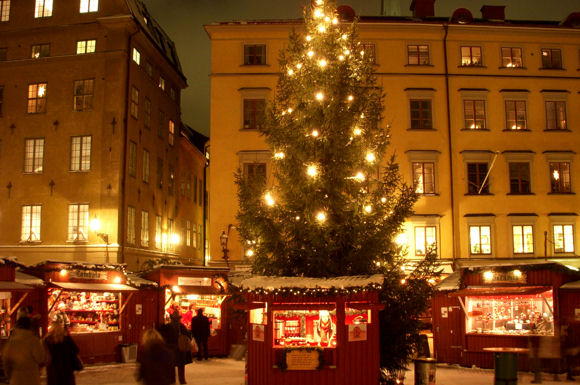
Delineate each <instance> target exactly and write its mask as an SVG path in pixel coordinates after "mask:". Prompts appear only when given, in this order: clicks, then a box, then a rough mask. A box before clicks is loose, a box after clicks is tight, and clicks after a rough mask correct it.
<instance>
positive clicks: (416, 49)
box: [407, 45, 429, 65]
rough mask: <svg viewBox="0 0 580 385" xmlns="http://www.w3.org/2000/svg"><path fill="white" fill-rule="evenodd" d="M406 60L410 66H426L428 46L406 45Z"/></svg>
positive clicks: (427, 62)
mask: <svg viewBox="0 0 580 385" xmlns="http://www.w3.org/2000/svg"><path fill="white" fill-rule="evenodd" d="M407 58H408V64H410V65H428V64H429V46H428V45H408V46H407Z"/></svg>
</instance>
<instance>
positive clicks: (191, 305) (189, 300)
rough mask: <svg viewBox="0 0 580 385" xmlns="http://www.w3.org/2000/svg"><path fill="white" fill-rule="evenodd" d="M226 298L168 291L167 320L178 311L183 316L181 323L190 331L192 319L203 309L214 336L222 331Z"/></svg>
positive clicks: (166, 301) (166, 302)
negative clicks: (223, 306)
mask: <svg viewBox="0 0 580 385" xmlns="http://www.w3.org/2000/svg"><path fill="white" fill-rule="evenodd" d="M225 298H226V296H223V295H199V294H176V293H173V292H172V291H171V290H167V291H166V300H165V304H166V306H165V320H166V322H169V319H170V316H171V313H173V312H174V311H175V310H177V311H178V312H179V314H180V315H181V323H183V324H184V325H185V326H186V327H187V328H188V329H189V328H190V327H191V318H192V317H195V315H196V311H197V309H203V314H205V316H206V317H208V318H209V321H210V330H211V333H212V335H213V334H215V331H216V330H218V329H221V320H222V314H221V312H222V311H221V305H222V302H223V301H224V299H225Z"/></svg>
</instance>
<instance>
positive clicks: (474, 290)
mask: <svg viewBox="0 0 580 385" xmlns="http://www.w3.org/2000/svg"><path fill="white" fill-rule="evenodd" d="M548 290H552V287H551V286H494V287H489V286H468V287H466V288H464V289H461V290H457V291H456V292H453V293H450V294H449V296H451V297H463V296H472V297H474V296H481V295H518V294H520V295H523V294H539V293H543V292H545V291H548Z"/></svg>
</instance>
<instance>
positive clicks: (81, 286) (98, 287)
mask: <svg viewBox="0 0 580 385" xmlns="http://www.w3.org/2000/svg"><path fill="white" fill-rule="evenodd" d="M51 284H52V285H54V286H58V287H61V288H63V289H67V290H79V291H137V289H135V288H134V287H131V286H128V285H123V284H121V283H79V282H51Z"/></svg>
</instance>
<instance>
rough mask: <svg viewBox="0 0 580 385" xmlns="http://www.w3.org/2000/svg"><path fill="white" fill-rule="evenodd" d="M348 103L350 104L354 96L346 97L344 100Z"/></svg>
mask: <svg viewBox="0 0 580 385" xmlns="http://www.w3.org/2000/svg"><path fill="white" fill-rule="evenodd" d="M346 99H347V100H348V101H349V102H352V101H353V100H354V96H352V95H348V97H347V98H346Z"/></svg>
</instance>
